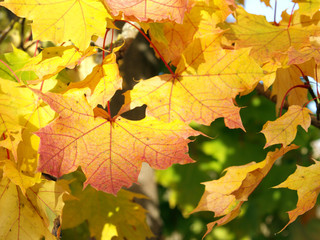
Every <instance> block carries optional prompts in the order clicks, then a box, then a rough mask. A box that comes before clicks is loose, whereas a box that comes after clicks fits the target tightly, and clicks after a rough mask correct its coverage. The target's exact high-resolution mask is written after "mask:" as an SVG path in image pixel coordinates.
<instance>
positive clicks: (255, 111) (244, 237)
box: [0, 8, 320, 240]
mask: <svg viewBox="0 0 320 240" xmlns="http://www.w3.org/2000/svg"><path fill="white" fill-rule="evenodd" d="M0 31H1V32H0V54H1V55H0V59H1V60H3V61H4V62H6V63H7V64H9V65H10V66H15V67H17V69H18V68H19V66H20V65H21V66H22V65H23V64H24V63H25V62H26V61H27V59H28V58H29V56H33V54H34V51H35V50H36V49H35V42H32V41H29V40H32V36H31V32H30V26H29V23H28V21H27V20H25V19H20V18H18V17H16V16H15V15H13V14H12V13H10V12H9V11H7V10H6V9H5V8H0ZM139 44H140V45H139ZM141 44H142V45H141ZM12 45H14V46H16V47H17V48H19V49H21V50H23V51H25V52H26V53H27V54H23V53H21V52H19V53H11V55H8V53H9V52H12ZM46 46H52V43H41V47H46ZM137 46H138V47H137ZM139 46H140V47H139ZM141 46H143V47H141ZM134 47H135V48H137V49H140V50H139V52H138V53H137V52H134V50H132V48H134ZM130 51H131V53H130V54H131V55H130V56H127V57H126V56H124V58H123V59H121V61H119V64H120V69H122V70H123V72H124V71H125V73H123V74H124V75H127V76H126V79H127V80H128V79H129V80H128V81H132V79H139V78H148V77H151V76H153V75H157V74H159V73H163V72H165V71H166V69H165V67H164V65H163V64H162V63H160V62H159V61H156V60H155V58H154V57H153V58H152V59H151V60H150V56H149V55H150V52H151V53H152V50H151V49H150V48H149V46H148V43H147V42H146V41H145V40H144V39H143V38H142V37H141V36H139V37H137V39H136V40H135V42H134V43H132V45H131V47H130V49H129V50H128V52H130ZM132 51H133V52H132ZM12 54H16V55H18V57H19V59H20V62H17V61H16V59H17V56H15V57H14V58H12V60H10V56H11V57H12ZM139 54H140V55H142V57H141V56H140V57H137V56H138V55H139ZM28 55H29V56H28ZM132 56H133V57H135V59H136V60H134V61H133V60H132ZM126 58H127V59H130V58H131V60H130V61H132V62H134V63H135V64H133V66H132V67H131V68H130V67H128V66H130V63H128V61H129V60H126ZM139 61H140V62H141V61H142V62H141V64H140V65H141V68H144V69H143V70H142V71H146V68H148V69H151V70H150V71H147V73H145V75H144V76H137V75H135V74H136V72H139V68H137V66H136V63H137V62H139ZM19 64H20V65H19ZM91 64H94V61H93V60H92V63H91ZM126 64H127V65H126ZM124 66H125V67H124ZM88 68H89V67H88ZM89 69H90V68H89ZM13 70H15V68H14V67H13ZM140 70H141V69H140ZM5 71H7V70H5V68H3V67H1V71H0V76H1V77H3V78H7V77H8V76H7V77H4V76H5V75H8V74H9V75H10V73H8V72H5ZM70 71H71V73H70ZM75 71H78V72H79V69H75V70H66V71H65V72H62V73H61V74H60V77H62V78H63V76H64V75H65V74H67V75H68V74H69V75H71V76H74V75H75V74H79V73H75ZM9 77H10V76H9ZM29 77H30V76H29ZM30 78H32V76H31V77H30ZM128 85H130V84H128ZM236 102H237V104H238V105H239V106H242V107H243V108H242V110H241V116H242V121H243V125H244V127H245V129H246V132H244V131H242V130H240V129H235V130H231V129H228V128H226V127H225V125H224V122H223V120H222V119H218V120H216V121H215V122H213V123H212V124H211V125H210V126H203V125H198V124H196V123H192V127H193V128H195V129H197V130H200V131H201V132H203V133H204V134H205V135H206V136H208V137H206V136H198V137H196V138H195V140H194V142H192V143H190V145H189V146H190V152H189V153H190V156H191V157H192V158H193V159H195V160H196V162H195V163H193V164H188V165H174V166H172V167H170V168H168V169H166V170H159V171H156V172H155V175H156V182H157V188H158V195H159V196H158V199H159V203H158V204H159V210H160V215H161V219H162V228H161V232H162V234H161V237H159V239H167V240H180V239H181V240H182V239H190V240H193V239H194V240H197V239H201V238H202V236H203V235H204V233H205V232H206V224H207V223H209V222H212V221H213V218H214V215H213V214H212V213H209V212H201V213H194V214H190V213H191V212H192V210H193V209H194V208H195V207H196V206H197V203H198V202H199V200H200V198H201V195H202V194H203V191H204V186H203V185H202V184H201V183H202V182H205V181H211V180H214V179H218V178H220V177H221V176H223V174H224V173H223V170H224V169H226V168H227V167H230V166H238V165H243V164H247V163H249V162H251V161H255V162H259V161H262V160H264V159H265V156H266V154H267V152H268V151H270V150H271V149H270V148H268V149H266V150H263V147H264V144H265V138H264V137H263V135H262V134H261V133H259V132H260V131H261V130H262V126H263V125H264V124H265V123H266V121H268V120H274V119H275V118H276V115H275V105H274V103H273V102H271V101H270V100H268V99H266V98H265V97H264V96H260V95H258V94H257V93H256V92H252V93H251V94H249V95H247V96H243V97H239V98H237V99H236ZM317 139H319V129H316V128H314V127H312V126H311V127H310V128H309V131H308V133H306V132H304V131H303V130H302V129H301V128H300V127H299V130H298V134H297V137H296V139H295V142H294V143H296V144H297V145H299V146H301V147H300V148H299V149H297V150H295V151H291V152H289V153H288V154H286V155H285V156H284V157H283V158H282V159H279V160H278V161H277V162H276V164H275V166H274V167H273V168H272V169H271V171H270V173H269V174H268V175H267V176H266V177H265V178H264V179H263V181H262V182H261V184H260V185H259V186H258V188H257V189H256V190H255V191H254V192H253V193H252V194H251V196H250V197H249V201H248V202H246V203H245V204H244V205H243V207H242V211H241V214H240V216H239V217H238V218H236V219H235V220H233V221H232V222H230V223H228V224H227V225H225V226H222V227H216V228H214V230H213V231H212V232H211V233H210V234H209V235H208V236H207V237H206V238H205V239H206V240H263V239H281V240H282V239H290V240H291V239H292V240H317V239H320V237H319V234H318V233H319V232H320V219H319V213H318V212H319V211H318V210H319V209H318V207H315V208H314V209H313V210H311V211H309V212H307V213H306V214H305V215H303V216H301V217H300V218H298V220H297V221H295V222H294V223H292V224H291V225H289V227H288V228H286V229H285V230H284V231H282V232H281V233H278V232H279V231H280V230H281V229H282V228H283V226H285V224H286V223H287V222H288V216H287V213H286V212H287V211H289V210H291V209H293V208H295V206H296V202H297V195H296V192H294V191H291V190H288V189H274V188H272V187H273V186H276V185H278V184H279V183H281V182H282V181H284V180H285V179H286V178H287V177H288V176H289V175H290V174H291V173H293V172H294V171H295V169H296V164H298V165H303V166H308V165H311V164H312V163H313V160H312V158H314V157H318V156H315V155H314V153H315V151H316V150H317V149H315V148H314V147H312V146H313V144H312V143H314V142H315V141H316V140H317ZM318 146H319V145H318ZM278 147H279V146H278ZM277 233H278V234H277ZM62 236H63V238H62V239H78V240H81V239H90V233H89V228H88V222H83V223H82V224H80V225H79V226H77V227H75V228H71V229H66V230H63V231H62ZM91 239H92V238H91Z"/></svg>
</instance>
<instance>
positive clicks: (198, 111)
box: [126, 34, 263, 128]
mask: <svg viewBox="0 0 320 240" xmlns="http://www.w3.org/2000/svg"><path fill="white" fill-rule="evenodd" d="M220 37H221V36H220V34H211V35H206V36H205V37H202V38H199V39H195V40H194V41H193V42H192V43H191V44H189V46H188V47H187V48H186V49H185V51H184V52H183V55H182V57H181V60H180V62H179V64H178V66H177V69H176V71H175V76H173V75H169V74H165V75H160V76H157V77H153V78H151V79H148V80H144V81H140V82H139V83H138V84H137V85H135V87H134V89H133V90H132V91H130V92H129V93H127V95H126V96H127V97H128V98H131V101H132V103H131V106H132V108H133V107H136V106H141V105H143V104H147V109H148V111H149V112H150V113H151V114H152V115H153V116H155V117H157V118H160V119H161V120H163V121H167V122H168V121H171V120H174V119H179V120H182V121H185V122H190V121H192V120H194V121H197V122H199V123H201V124H207V125H209V124H210V123H211V122H212V121H214V120H215V119H216V118H220V117H223V118H224V119H225V123H226V126H228V127H229V128H243V126H242V123H241V119H240V115H239V110H240V109H239V108H238V107H236V106H234V103H233V99H234V98H235V96H236V95H238V94H239V93H241V92H245V91H246V92H250V91H252V90H253V88H254V87H255V86H256V84H257V83H258V81H259V80H260V76H262V75H263V73H262V69H261V68H260V67H259V66H258V64H257V63H256V62H255V61H254V60H253V59H252V58H251V57H250V56H248V54H249V51H250V49H240V50H224V49H222V48H221V46H220ZM129 95H130V96H129Z"/></svg>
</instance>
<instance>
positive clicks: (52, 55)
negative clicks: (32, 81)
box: [20, 46, 96, 80]
mask: <svg viewBox="0 0 320 240" xmlns="http://www.w3.org/2000/svg"><path fill="white" fill-rule="evenodd" d="M95 53H96V49H95V48H94V47H89V48H87V49H86V50H85V51H84V52H81V51H79V49H77V47H75V46H67V47H64V46H61V47H48V48H45V49H44V50H43V51H42V52H41V53H40V54H38V55H37V56H36V57H33V58H30V59H29V61H28V62H27V63H26V64H25V65H24V66H23V68H22V69H20V71H22V72H23V71H34V72H35V73H36V75H37V76H38V78H39V79H41V80H45V79H48V78H50V77H52V76H54V75H56V74H57V73H59V72H60V71H61V70H62V69H64V68H74V67H75V66H76V65H78V64H80V63H81V59H83V58H85V57H88V56H90V55H92V54H95Z"/></svg>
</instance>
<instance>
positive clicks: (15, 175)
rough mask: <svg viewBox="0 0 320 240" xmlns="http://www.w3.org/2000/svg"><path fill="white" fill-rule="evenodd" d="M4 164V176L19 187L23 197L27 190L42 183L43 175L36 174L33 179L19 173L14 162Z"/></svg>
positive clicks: (6, 161) (5, 161)
mask: <svg viewBox="0 0 320 240" xmlns="http://www.w3.org/2000/svg"><path fill="white" fill-rule="evenodd" d="M0 162H1V161H0ZM3 163H4V166H3V176H5V177H7V178H8V179H10V181H11V182H12V183H14V184H16V185H17V186H19V187H20V189H21V192H22V193H23V195H25V194H26V190H27V189H28V188H29V187H32V186H34V185H35V184H36V183H40V182H41V173H36V174H35V176H34V177H31V176H28V175H26V174H24V173H22V172H21V171H19V169H18V168H17V166H16V164H15V163H14V162H13V161H10V160H4V161H3Z"/></svg>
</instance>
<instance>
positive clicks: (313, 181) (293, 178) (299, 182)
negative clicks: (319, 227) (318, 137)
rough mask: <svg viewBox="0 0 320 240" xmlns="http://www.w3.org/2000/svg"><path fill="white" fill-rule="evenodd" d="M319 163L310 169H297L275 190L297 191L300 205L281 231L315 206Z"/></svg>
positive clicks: (292, 212)
mask: <svg viewBox="0 0 320 240" xmlns="http://www.w3.org/2000/svg"><path fill="white" fill-rule="evenodd" d="M319 172H320V164H319V161H315V164H313V165H311V166H309V167H303V166H297V169H296V171H295V172H294V173H292V174H291V175H290V176H289V177H288V178H287V179H286V180H285V181H284V182H282V183H280V184H279V185H277V186H275V187H274V188H289V189H292V190H297V193H298V203H297V207H296V208H295V209H294V210H291V211H289V212H288V214H289V222H288V223H287V224H286V225H285V226H284V227H283V228H282V229H281V231H282V230H284V229H285V228H286V227H287V226H288V225H289V224H290V223H292V222H294V221H295V220H296V219H297V217H298V216H300V215H302V214H304V213H305V212H307V211H309V210H310V209H311V208H313V206H314V205H315V203H316V201H317V197H318V194H319V192H320V187H319V179H320V176H319Z"/></svg>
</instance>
